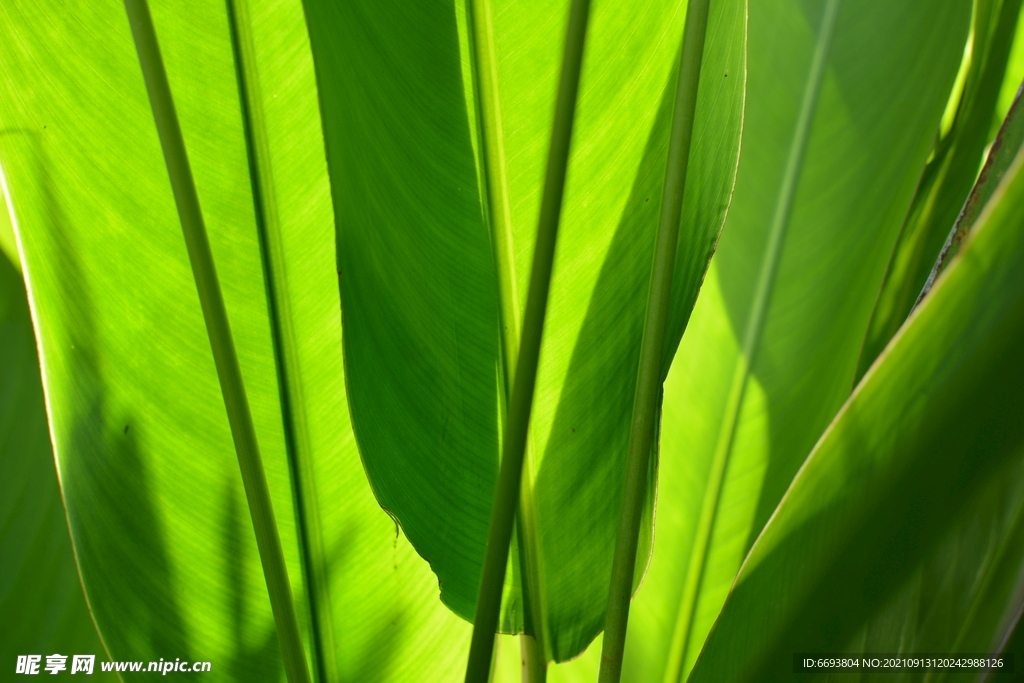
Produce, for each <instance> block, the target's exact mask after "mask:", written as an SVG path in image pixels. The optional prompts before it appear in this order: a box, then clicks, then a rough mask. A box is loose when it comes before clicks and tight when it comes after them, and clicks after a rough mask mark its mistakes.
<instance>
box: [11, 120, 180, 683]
mask: <svg viewBox="0 0 1024 683" xmlns="http://www.w3.org/2000/svg"><path fill="white" fill-rule="evenodd" d="M19 132H21V131H19ZM24 133H25V134H26V138H27V140H28V142H29V144H30V145H31V148H30V149H31V156H32V158H33V159H34V160H35V163H36V169H35V181H36V182H35V190H36V191H37V192H39V193H40V203H41V205H42V206H45V207H46V209H45V212H42V211H41V212H40V215H41V217H42V218H43V219H44V220H46V221H47V223H46V225H38V226H34V228H33V231H34V234H35V237H34V239H36V240H38V241H43V240H44V239H45V240H48V241H49V253H50V254H51V258H52V259H53V261H54V263H53V265H51V266H50V267H56V268H59V277H58V278H57V281H58V283H59V285H58V286H59V295H60V301H59V302H51V303H50V305H49V306H48V307H47V308H49V309H50V310H53V308H56V307H58V306H60V307H63V312H64V314H65V317H64V319H63V325H60V326H54V327H53V328H52V330H51V332H52V333H53V334H54V337H55V340H56V341H54V342H53V343H57V344H61V345H63V346H64V347H65V354H64V356H63V359H62V360H63V363H62V364H60V365H57V366H54V367H53V369H52V370H51V371H58V372H62V373H65V376H64V377H63V379H62V383H63V384H65V385H66V386H67V387H69V391H70V392H71V395H70V396H68V397H66V398H65V400H66V401H68V402H72V401H73V402H74V403H75V404H77V405H78V406H81V407H82V409H81V410H80V411H76V413H75V422H74V423H73V424H72V425H71V426H70V428H69V429H68V434H69V436H68V440H67V442H66V443H63V444H60V448H59V450H58V454H59V462H60V465H61V473H62V480H63V485H64V496H65V499H66V500H70V501H73V502H72V503H71V505H70V508H69V510H68V518H69V521H70V526H71V536H72V539H73V543H74V546H75V549H76V552H77V556H78V560H79V566H80V570H81V573H82V575H83V583H84V584H85V585H86V586H87V587H88V590H87V591H86V595H87V597H89V606H90V608H91V609H92V612H93V615H94V617H95V619H96V622H97V623H98V624H99V626H100V628H101V630H102V633H103V634H104V636H105V637H104V643H105V645H106V647H107V648H109V649H110V654H111V656H112V657H113V658H114V659H124V660H133V661H139V660H147V661H153V660H158V659H160V658H161V657H163V658H164V659H166V658H168V657H172V658H174V657H181V658H182V659H186V658H188V659H189V660H190V661H191V655H192V652H191V647H190V640H189V636H188V633H187V630H186V627H185V623H184V620H183V618H182V615H181V609H180V606H179V605H178V601H177V594H176V591H175V587H174V583H173V580H172V579H173V577H172V572H171V564H170V560H169V558H168V555H167V553H166V550H165V548H166V539H165V538H164V534H163V530H162V524H161V522H160V518H159V514H158V513H157V512H156V509H155V506H154V504H153V502H152V500H153V493H152V491H151V490H150V485H149V475H148V472H147V468H146V463H145V461H144V458H143V457H142V453H141V452H140V447H139V443H140V441H141V440H142V439H143V435H141V434H140V431H141V428H140V427H139V426H138V423H137V422H136V421H135V419H134V417H133V415H132V412H131V411H130V410H123V409H119V410H114V409H111V408H110V407H109V406H108V405H107V399H106V397H105V396H104V395H103V386H104V379H103V373H102V370H101V367H102V364H101V362H100V360H99V352H98V349H97V343H98V340H97V333H96V330H95V322H94V317H93V311H94V306H95V304H94V303H93V302H92V299H91V296H90V293H89V289H88V279H87V277H86V275H85V272H86V271H85V268H84V266H83V265H82V263H81V261H80V259H79V257H78V252H77V250H76V248H75V245H74V243H73V240H72V237H71V235H72V231H71V230H69V229H68V227H67V226H69V225H70V224H71V220H70V219H69V218H68V215H67V213H66V212H65V209H64V206H63V204H62V201H61V198H60V193H59V192H58V190H57V188H56V187H55V186H54V183H53V180H52V178H51V175H50V172H49V169H50V166H51V163H52V162H51V161H50V159H49V157H48V152H47V149H46V145H45V144H44V141H43V138H42V136H41V135H39V134H38V132H35V131H24ZM44 213H45V216H43V215H42V214H44ZM23 228H24V226H23ZM36 265H37V266H38V265H40V264H36ZM58 431H59V430H58ZM96 654H97V660H98V661H97V663H96V668H97V669H99V663H100V662H99V660H103V659H105V656H104V655H103V654H102V653H96ZM180 675H181V674H179V676H180ZM125 678H132V676H125Z"/></svg>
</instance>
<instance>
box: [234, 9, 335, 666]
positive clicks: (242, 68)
mask: <svg viewBox="0 0 1024 683" xmlns="http://www.w3.org/2000/svg"><path fill="white" fill-rule="evenodd" d="M226 5H227V11H228V26H229V28H230V31H231V47H232V51H233V52H234V59H235V76H236V79H237V81H238V91H239V92H238V96H239V104H240V105H241V114H242V128H243V130H244V133H245V146H246V152H247V155H248V161H249V177H250V180H251V184H252V197H253V209H254V212H255V218H256V233H257V235H258V237H259V242H260V255H261V257H262V258H261V260H262V262H263V275H264V279H265V281H266V289H267V309H268V314H269V316H270V329H271V337H272V341H273V346H274V357H275V366H276V368H277V381H278V385H279V390H280V396H281V413H282V423H283V426H284V436H285V449H286V451H287V453H288V464H289V470H290V473H291V478H292V489H293V493H294V496H295V514H296V517H297V521H298V533H299V550H300V554H301V558H302V570H303V574H304V577H303V578H305V581H306V586H307V590H306V601H307V605H308V608H309V621H310V631H311V633H312V641H313V642H312V646H313V664H314V667H313V673H314V675H315V678H316V680H317V681H319V682H320V683H331V682H332V681H334V680H335V679H336V678H337V664H336V661H335V648H334V634H333V630H332V622H331V609H330V604H331V603H330V594H329V592H328V581H327V562H326V559H325V552H324V547H323V535H322V533H321V530H320V517H319V514H318V508H317V496H316V485H315V476H314V472H313V464H312V454H311V451H312V446H311V445H310V442H309V428H308V426H307V421H306V413H305V400H304V396H303V391H302V381H301V373H300V370H299V358H298V349H297V348H296V338H295V331H294V328H293V326H292V319H293V316H292V310H291V306H290V297H289V293H288V278H287V272H286V270H285V263H284V245H283V244H282V242H281V221H280V219H279V216H278V211H277V194H276V192H275V190H274V176H273V168H272V166H271V163H270V142H269V140H268V139H267V125H266V121H265V118H264V114H263V95H262V93H261V90H260V78H259V70H258V69H257V64H256V46H255V40H254V38H253V31H252V20H251V17H250V15H249V3H248V0H227V2H226Z"/></svg>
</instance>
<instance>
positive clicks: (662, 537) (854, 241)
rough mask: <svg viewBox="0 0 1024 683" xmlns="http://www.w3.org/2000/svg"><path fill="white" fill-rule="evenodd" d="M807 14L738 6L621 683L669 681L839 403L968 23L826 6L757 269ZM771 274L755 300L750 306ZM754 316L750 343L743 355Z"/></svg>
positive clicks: (810, 47)
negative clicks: (707, 256)
mask: <svg viewBox="0 0 1024 683" xmlns="http://www.w3.org/2000/svg"><path fill="white" fill-rule="evenodd" d="M824 7H825V5H824V3H818V4H815V5H814V6H813V9H812V8H810V7H809V6H808V5H807V4H805V3H802V2H796V1H792V2H784V3H782V2H755V3H751V6H750V39H749V64H750V74H749V77H748V95H747V107H746V116H745V121H744V141H743V156H742V159H741V162H740V169H739V176H738V179H737V185H736V194H735V197H734V199H733V204H732V207H731V209H730V213H729V219H728V221H727V225H726V227H725V231H724V233H723V236H722V241H721V243H720V245H719V248H718V251H717V255H716V256H715V259H714V261H713V263H712V267H711V271H710V272H709V274H708V278H707V280H706V282H705V284H704V287H703V290H702V293H701V297H700V300H699V301H698V303H697V306H696V307H695V309H694V313H693V317H692V319H691V321H690V324H689V326H688V327H687V331H686V334H685V335H684V337H683V340H682V343H681V344H680V346H679V350H678V351H677V353H676V357H675V361H674V363H673V366H672V369H671V371H670V373H669V376H668V379H667V381H666V384H665V399H664V408H663V411H664V412H663V416H662V427H661V474H660V477H659V486H658V488H659V494H658V498H659V506H658V517H657V520H658V526H657V529H656V537H657V541H658V542H657V545H656V546H655V550H654V555H653V558H652V562H651V568H650V570H649V572H648V576H647V578H646V579H645V583H644V586H643V587H642V588H641V590H640V591H639V592H638V594H637V596H636V598H635V599H634V606H633V609H632V610H631V616H630V634H629V636H628V642H627V647H626V651H627V657H626V662H625V672H626V677H627V679H637V680H656V681H658V680H665V681H667V682H669V683H675V682H676V681H678V680H680V679H681V678H685V674H686V672H687V671H688V670H689V669H690V667H692V664H693V661H694V660H695V659H696V657H697V654H698V653H699V652H700V648H701V646H702V644H703V642H704V639H705V637H706V635H707V633H708V630H709V629H710V628H711V625H712V623H713V622H714V620H715V618H716V617H717V615H718V612H719V610H720V608H721V606H722V604H723V602H724V600H725V597H726V594H727V593H728V590H729V587H730V586H731V584H732V581H733V578H734V577H735V575H736V572H737V570H738V569H739V566H740V563H741V561H742V559H743V557H744V555H746V552H747V550H748V549H749V547H750V545H751V544H752V543H753V541H754V539H755V538H756V536H757V534H758V532H759V531H760V529H761V528H762V526H763V525H764V524H765V522H767V520H768V517H769V515H770V514H771V512H772V510H773V509H774V508H775V506H776V504H777V503H778V501H779V499H780V498H781V496H782V494H783V492H784V491H785V490H786V487H787V486H788V484H789V482H790V480H791V479H792V477H793V475H794V474H795V473H796V471H797V469H798V468H799V466H800V463H801V462H803V460H804V458H805V457H806V455H807V453H809V452H810V450H811V448H812V447H813V445H814V443H815V441H816V440H817V438H818V436H819V435H820V434H821V431H822V430H823V429H824V428H825V427H826V426H827V425H828V423H829V421H830V420H831V418H832V417H833V416H834V414H835V412H836V410H838V408H839V407H840V406H841V405H842V403H843V401H845V399H846V398H847V396H848V395H849V392H850V389H851V387H852V386H853V380H854V373H855V371H856V365H857V358H858V356H859V353H860V340H862V339H863V334H864V331H865V329H866V327H867V323H868V319H869V317H870V315H871V309H872V307H873V305H874V299H875V296H876V294H877V292H878V288H879V286H880V284H881V281H882V277H883V274H884V271H885V265H886V261H887V259H888V256H889V254H890V253H891V250H892V247H893V244H894V242H895V240H896V236H897V233H898V231H899V227H900V225H901V223H902V220H903V217H904V215H905V212H906V209H907V207H908V206H909V204H910V201H911V198H912V196H913V193H914V188H915V185H916V183H917V179H918V177H919V176H920V169H921V168H922V167H923V165H924V162H925V160H926V158H927V154H928V152H929V149H930V147H931V143H932V139H933V137H934V135H935V131H936V129H937V128H938V124H939V119H940V116H941V114H942V110H943V106H944V105H945V103H946V100H947V98H948V95H949V90H950V87H951V85H952V83H953V79H954V76H955V74H956V69H957V66H958V63H959V59H960V55H961V51H962V45H963V40H964V38H965V37H966V34H967V28H968V22H969V20H970V16H969V11H968V10H969V7H967V6H966V4H965V3H963V2H959V1H956V0H950V1H943V2H931V1H928V2H926V1H924V0H916V1H914V2H904V3H884V2H854V1H852V0H845V1H843V2H840V4H839V8H838V16H837V18H836V24H835V27H834V29H833V35H832V39H831V45H830V46H829V49H828V52H827V61H826V64H825V71H824V76H823V83H822V86H821V93H820V96H819V99H818V104H817V108H816V110H815V113H814V118H813V121H812V124H811V126H810V129H809V131H808V135H809V138H808V140H807V148H806V154H805V158H804V161H803V165H802V171H801V172H800V173H799V177H798V179H797V181H798V182H797V184H796V188H795V196H794V197H793V205H792V209H791V214H790V215H791V218H790V220H789V224H788V231H787V232H786V234H785V238H784V241H783V242H782V243H781V248H780V249H779V251H778V252H776V257H777V262H773V261H774V259H770V258H768V256H769V254H770V252H769V251H768V250H767V249H766V243H767V241H768V237H769V228H770V227H771V222H772V215H773V212H774V211H776V210H777V207H778V206H779V202H780V200H781V195H782V183H783V176H784V169H785V167H786V163H787V158H788V157H789V155H790V154H791V150H792V149H793V148H794V146H796V145H798V144H800V141H799V140H797V139H795V137H794V131H795V130H796V128H797V125H796V123H797V118H798V108H799V106H800V103H801V98H802V96H803V94H804V92H805V91H806V89H807V79H808V77H809V73H810V64H811V58H812V53H813V52H814V50H815V47H816V45H817V36H818V34H819V27H820V26H821V21H822V10H823V9H824ZM879 45H884V46H885V49H878V48H877V46H879ZM771 268H775V269H777V271H776V274H775V278H774V286H773V287H770V288H769V290H768V291H767V296H765V297H764V298H763V299H761V302H762V303H761V307H760V310H758V309H755V306H754V302H755V301H756V300H757V299H756V298H755V296H756V294H757V292H758V291H760V289H761V288H760V287H759V286H758V282H759V280H760V278H761V277H762V273H764V272H766V271H767V269H771ZM759 316H763V318H762V320H763V323H762V324H763V332H762V333H761V335H760V338H759V341H758V343H755V344H752V345H751V344H749V343H747V346H748V348H746V349H744V348H743V346H741V344H744V343H746V342H744V340H745V339H748V337H747V335H748V334H749V330H750V329H751V327H752V325H753V324H754V322H755V321H756V320H757V319H758V317H759ZM750 346H752V347H753V348H750ZM723 680H727V679H723Z"/></svg>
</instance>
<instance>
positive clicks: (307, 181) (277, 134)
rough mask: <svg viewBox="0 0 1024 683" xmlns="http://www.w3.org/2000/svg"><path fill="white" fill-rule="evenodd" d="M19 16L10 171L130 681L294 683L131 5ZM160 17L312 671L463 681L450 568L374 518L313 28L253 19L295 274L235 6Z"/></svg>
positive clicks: (84, 553) (89, 575) (90, 583)
mask: <svg viewBox="0 0 1024 683" xmlns="http://www.w3.org/2000/svg"><path fill="white" fill-rule="evenodd" d="M3 12H4V17H5V18H4V24H5V40H4V41H2V44H0V63H3V64H4V71H3V74H2V75H0V101H2V102H3V103H4V106H3V108H2V109H0V129H2V130H3V135H2V136H0V164H2V165H3V169H4V171H5V174H6V178H7V182H8V186H9V189H10V195H11V200H12V208H13V212H14V215H15V217H16V219H17V229H18V235H19V241H20V244H21V247H22V251H23V254H24V263H23V268H24V272H25V274H26V280H27V282H28V284H29V289H30V292H31V296H32V305H33V308H34V311H35V314H36V324H37V334H38V337H39V341H40V348H41V363H42V367H43V384H44V389H45V391H46V395H47V397H48V405H49V410H50V419H51V424H52V431H53V436H54V441H55V450H56V456H57V463H58V468H59V472H60V477H61V482H62V487H63V495H64V499H65V502H66V507H67V514H68V518H69V520H70V526H71V535H72V542H73V544H74V547H75V550H76V553H77V556H78V559H79V564H80V569H81V576H82V581H83V583H84V586H85V590H86V594H87V596H88V598H89V602H90V604H91V606H92V608H93V611H94V614H95V617H96V621H97V623H98V625H99V629H100V632H101V633H102V635H103V638H104V641H105V643H106V644H107V646H108V648H109V650H110V653H111V656H112V657H113V658H114V659H116V660H135V661H140V660H157V659H159V658H161V657H162V658H165V659H167V658H170V659H171V660H174V659H175V658H178V657H180V658H182V659H183V660H189V661H194V660H200V661H210V662H211V663H212V669H213V670H214V671H220V672H222V674H221V675H223V676H230V677H231V678H233V679H234V678H237V679H238V680H261V681H264V680H266V681H271V680H281V679H282V678H283V672H282V670H281V662H280V654H279V649H278V644H277V639H276V635H275V631H274V624H273V621H272V618H271V615H270V607H269V602H268V599H267V592H266V585H265V583H264V580H263V576H262V570H261V568H260V563H259V558H258V556H257V553H256V547H255V542H254V537H253V532H252V526H251V524H250V522H249V519H248V513H247V511H246V507H245V502H244V501H245V498H244V496H243V495H242V492H241V487H240V478H239V474H238V464H237V462H236V460H235V455H234V448H233V446H232V442H231V435H230V431H229V429H228V423H227V419H226V415H225V410H224V403H223V399H222V398H221V394H220V387H219V384H218V381H217V376H216V373H215V371H214V366H213V362H212V357H211V353H210V346H209V342H208V340H207V335H206V331H205V328H204V325H203V320H202V316H201V313H200V309H199V302H198V298H197V295H196V288H195V284H194V283H193V280H192V276H191V273H190V270H189V265H188V259H187V255H186V252H185V245H184V242H183V240H182V237H181V228H180V226H179V224H178V219H177V216H176V213H175V210H174V204H173V199H172V195H171V191H170V186H169V184H168V180H167V171H166V168H165V167H164V161H163V156H162V154H161V152H160V148H159V144H158V140H157V137H156V131H155V128H154V124H153V119H152V113H151V111H150V108H149V104H148V102H147V99H146V91H145V88H144V85H143V81H142V76H141V73H140V71H139V66H138V61H137V59H136V57H135V54H134V47H133V43H132V38H131V34H130V32H129V28H128V22H127V19H126V16H125V12H124V7H123V6H122V4H121V3H120V2H117V1H116V0H105V1H104V2H97V3H91V4H89V5H88V6H84V5H83V6H80V7H77V8H76V9H75V11H74V12H69V11H67V9H66V8H65V7H64V5H63V3H60V2H56V1H53V2H46V3H43V4H42V7H37V6H35V5H33V6H32V7H28V6H20V5H18V6H10V7H8V6H5V7H4V10H3ZM153 12H154V22H155V25H156V30H157V33H158V36H159V38H160V43H161V48H162V51H163V54H164V59H165V62H166V64H167V69H168V72H169V78H170V82H171V88H172V91H173V94H174V96H175V103H176V105H177V108H178V113H179V116H180V118H181V122H182V127H183V131H184V137H185V140H186V143H187V145H188V152H189V156H190V158H191V161H192V166H193V170H194V173H195V177H196V183H197V187H198V192H199V197H200V201H201V204H202V207H203V210H204V214H205V218H206V222H207V225H208V228H209V232H210V240H211V243H212V249H213V254H214V258H215V260H216V264H217V268H218V271H219V275H220V281H221V285H222V287H223V290H224V297H225V300H226V305H227V310H228V313H229V317H230V320H231V326H232V330H233V332H234V337H235V343H236V345H237V350H238V355H239V358H240V362H241V367H242V373H243V376H244V379H245V385H246V389H247V391H248V395H249V401H250V403H251V406H252V411H253V416H254V419H255V423H256V429H257V436H258V439H259V443H260V447H261V450H262V452H263V457H264V462H265V465H266V468H267V477H268V480H269V483H270V491H271V494H272V498H273V503H274V508H275V511H276V515H277V519H278V523H279V525H280V533H281V538H282V542H283V545H284V548H285V553H286V559H287V562H288V573H289V576H290V578H291V582H292V586H293V595H294V596H295V600H296V603H297V605H298V608H299V612H300V614H299V617H300V624H301V626H302V629H303V632H304V638H305V639H306V646H307V652H308V656H309V658H310V661H311V669H312V670H313V671H314V672H318V673H317V676H318V678H319V679H320V680H323V681H342V680H359V681H382V680H389V681H390V680H417V681H418V680H438V679H443V678H445V677H446V676H449V675H454V672H457V671H458V670H460V669H461V666H462V657H461V655H460V652H459V650H460V649H461V648H462V647H463V646H464V643H465V642H466V639H467V637H468V631H469V629H468V627H467V626H466V625H465V624H463V623H461V622H460V621H459V620H458V619H457V618H455V617H454V616H452V615H451V614H449V613H448V611H447V610H445V609H444V607H443V606H441V605H440V604H439V603H438V602H437V601H436V599H435V595H436V587H435V585H434V583H433V578H432V576H431V575H430V573H429V571H427V568H426V567H425V566H423V565H422V563H421V562H420V560H419V558H418V557H416V554H415V552H414V551H413V550H412V548H411V546H409V545H408V543H407V542H406V541H405V540H404V539H402V538H401V537H400V536H399V535H398V533H397V529H396V527H395V525H394V524H393V523H392V522H391V520H389V519H388V517H387V515H385V514H384V513H383V512H382V511H381V510H380V509H379V507H378V506H377V504H376V502H375V501H374V499H373V497H372V495H371V492H370V490H369V488H368V487H367V486H366V480H365V476H364V474H363V472H362V467H361V465H360V462H359V456H358V452H357V450H356V447H355V442H354V438H353V436H352V432H351V427H350V426H349V422H348V407H347V405H346V400H345V392H344V381H345V377H344V372H343V363H342V356H341V328H340V324H339V314H338V308H339V299H338V295H337V280H336V278H337V272H336V268H335V257H334V238H333V235H334V226H333V218H332V213H331V206H330V195H329V190H328V178H327V174H326V165H325V163H324V161H323V158H324V151H323V146H322V136H321V128H320V123H319V119H318V106H317V101H316V97H315V92H316V90H315V81H314V75H313V66H312V61H311V56H310V53H309V47H308V42H307V40H306V27H305V24H304V21H303V14H302V7H301V5H300V4H299V3H298V2H297V1H290V0H266V1H264V0H258V1H254V2H251V17H252V22H253V23H252V27H251V28H252V31H253V36H254V38H253V39H254V41H255V47H256V49H255V50H254V54H256V55H257V56H258V57H257V59H258V62H257V71H258V74H259V78H260V79H261V86H262V87H261V92H262V97H261V98H259V100H258V104H259V105H260V106H261V107H262V114H263V118H264V120H265V121H266V131H265V133H266V136H267V143H268V144H267V148H268V150H269V155H268V158H269V164H270V167H271V168H272V170H273V174H272V179H271V181H270V184H269V188H270V189H271V190H272V191H273V194H274V204H275V205H276V220H275V223H276V225H277V226H278V227H277V231H278V232H277V235H276V238H275V239H277V240H279V243H280V247H281V248H280V250H279V253H278V256H281V259H280V260H276V261H275V260H273V259H272V258H271V256H270V255H269V251H270V248H269V247H268V245H267V244H261V241H260V238H259V232H258V230H257V221H256V217H255V214H254V208H253V206H254V202H253V194H252V186H253V184H252V176H251V169H250V164H249V159H248V155H247V149H246V144H245V136H244V134H243V122H242V113H241V109H240V105H239V90H238V84H237V81H236V70H235V63H234V57H233V54H232V44H231V36H230V32H229V24H228V18H227V9H226V6H225V5H224V4H219V3H208V4H207V3H204V4H202V5H196V6H193V5H189V6H188V7H185V6H181V5H177V4H175V3H169V2H159V3H157V2H154V3H153ZM41 16H45V17H46V18H47V20H46V21H41V20H40V17H41ZM68 55H75V58H74V59H70V58H68V57H67V56H68ZM40 74H45V78H43V77H41V76H40ZM270 229H274V228H273V226H271V228H270ZM267 273H270V274H271V275H272V276H273V277H272V279H273V281H272V282H270V281H268V278H267ZM272 310H273V311H275V312H276V313H275V314H274V315H272V314H271V311H272ZM275 340H276V343H275Z"/></svg>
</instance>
